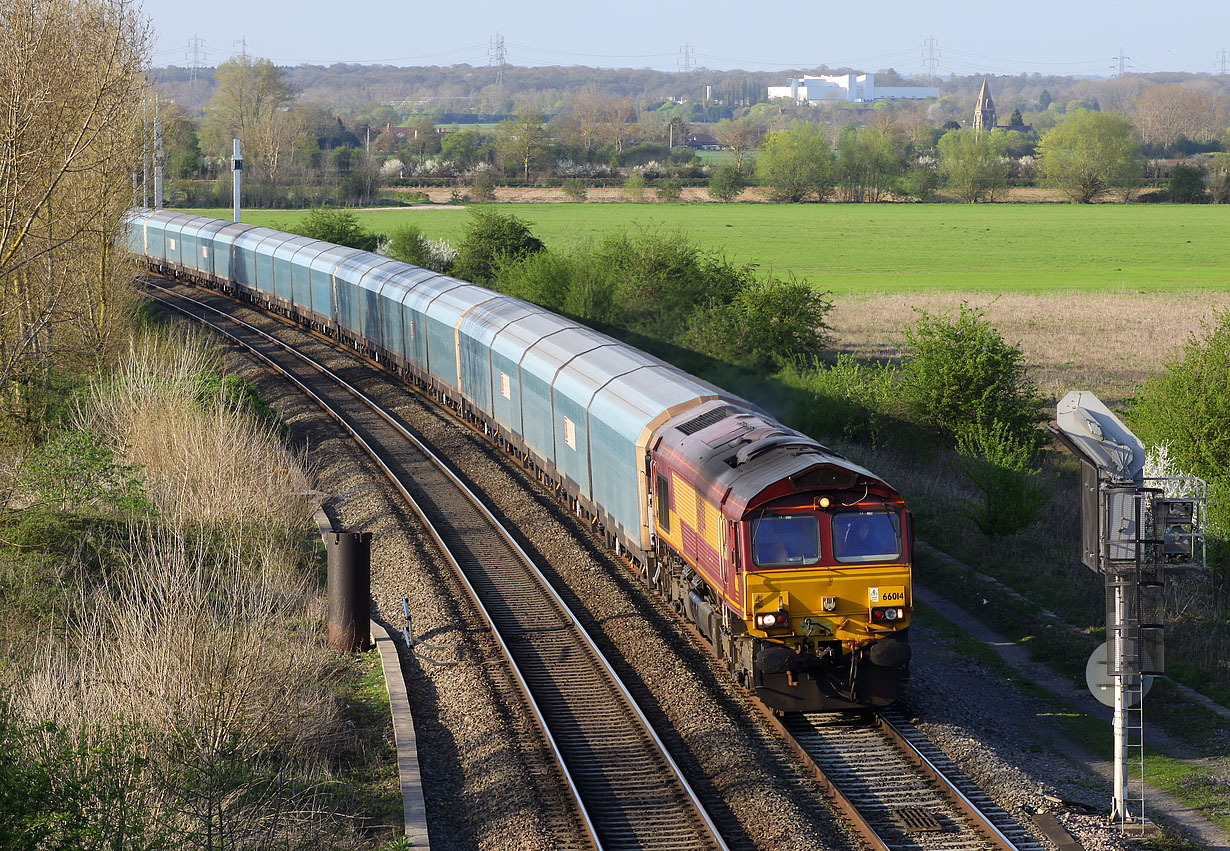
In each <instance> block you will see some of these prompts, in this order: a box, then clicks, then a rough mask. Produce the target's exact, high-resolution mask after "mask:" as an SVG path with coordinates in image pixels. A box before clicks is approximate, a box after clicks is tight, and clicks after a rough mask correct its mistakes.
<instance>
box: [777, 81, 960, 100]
mask: <svg viewBox="0 0 1230 851" xmlns="http://www.w3.org/2000/svg"><path fill="white" fill-rule="evenodd" d="M939 96H940V90H939V87H938V86H877V85H876V78H875V74H839V75H837V76H826V75H821V76H813V75H811V74H804V75H803V76H802V77H801V78H800V79H797V80H790V81H789V82H788V83H787V84H786V85H784V86H769V99H770V100H772V99H773V98H791V99H793V100H796V101H798V102H799V103H820V102H823V101H826V100H844V101H848V102H850V103H871V102H872V101H877V100H887V99H890V98H909V99H912V100H923V99H925V98H937V97H939Z"/></svg>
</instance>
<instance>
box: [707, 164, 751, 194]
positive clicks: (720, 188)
mask: <svg viewBox="0 0 1230 851" xmlns="http://www.w3.org/2000/svg"><path fill="white" fill-rule="evenodd" d="M744 186H745V184H744V182H743V175H742V174H740V173H739V169H737V168H735V167H734V166H733V165H724V166H719V167H718V169H717V170H716V171H714V172H713V176H712V177H710V178H709V197H710V198H712V199H713V200H715V201H733V200H735V199H736V198H738V197H739V196H740V195H742V194H743V187H744Z"/></svg>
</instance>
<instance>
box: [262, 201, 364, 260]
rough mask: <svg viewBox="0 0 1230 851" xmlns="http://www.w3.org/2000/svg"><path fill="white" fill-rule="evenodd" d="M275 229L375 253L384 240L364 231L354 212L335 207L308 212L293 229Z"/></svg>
mask: <svg viewBox="0 0 1230 851" xmlns="http://www.w3.org/2000/svg"><path fill="white" fill-rule="evenodd" d="M277 227H279V228H280V229H282V230H287V231H289V232H290V233H297V234H299V235H300V236H306V237H308V238H309V239H319V240H323V241H324V242H332V243H333V244H335V245H345V246H347V247H349V248H357V249H359V250H361V251H375V250H376V249H377V248H378V247H379V246H380V243H381V241H382V240H383V239H384V237H383V236H381V235H380V234H378V233H372V232H371V231H369V230H366V229H364V228H363V226H362V225H360V224H359V217H358V216H356V215H355V214H354V211H352V210H341V209H337V208H335V207H316V208H314V209H312V210H309V211H308V212H307V214H306V215H304V217H303V218H301V219H300V220H299V221H298V222H297V223H296V224H295V225H294V226H293V227H292V226H287V225H277Z"/></svg>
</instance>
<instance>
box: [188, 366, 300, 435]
mask: <svg viewBox="0 0 1230 851" xmlns="http://www.w3.org/2000/svg"><path fill="white" fill-rule="evenodd" d="M196 385H197V391H196V399H197V402H199V403H200V404H201V405H202V407H208V406H210V405H225V406H229V407H234V408H238V409H239V410H241V411H243V412H245V413H246V414H247V415H248V416H250V417H252V419H254V420H256V421H257V422H260V423H262V424H264V425H267V426H270V427H271V428H274V429H276V430H277V431H279V432H285V430H286V421H285V420H283V419H282V415H281V414H279V413H278V412H277V411H275V410H274V409H273V408H271V407H269V403H268V402H266V401H265V400H264V399H263V398H261V394H260V393H259V392H257V390H256V388H255V387H254V386H252V384H251V383H250V382H248V381H245V380H244V379H242V378H240V377H239V376H238V375H235V374H233V373H227V374H226V375H222V374H219V373H217V372H202V373H200V374H198V375H197V376H196Z"/></svg>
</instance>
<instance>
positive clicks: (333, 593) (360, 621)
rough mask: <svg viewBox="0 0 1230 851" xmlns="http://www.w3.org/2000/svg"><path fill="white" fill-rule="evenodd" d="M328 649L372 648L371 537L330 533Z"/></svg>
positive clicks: (327, 538)
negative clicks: (370, 615)
mask: <svg viewBox="0 0 1230 851" xmlns="http://www.w3.org/2000/svg"><path fill="white" fill-rule="evenodd" d="M324 539H325V551H326V552H327V553H328V554H329V646H330V647H333V648H334V649H336V650H341V651H342V652H344V653H355V652H358V651H360V650H366V649H367V648H368V647H369V646H371V626H370V619H369V605H370V604H369V601H370V599H371V584H372V578H371V572H372V533H371V532H327V533H325V535H324Z"/></svg>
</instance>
